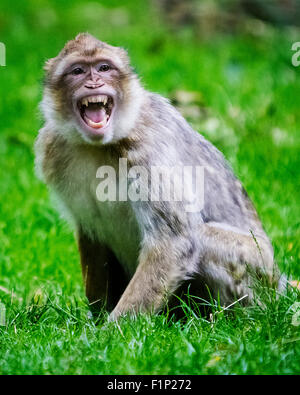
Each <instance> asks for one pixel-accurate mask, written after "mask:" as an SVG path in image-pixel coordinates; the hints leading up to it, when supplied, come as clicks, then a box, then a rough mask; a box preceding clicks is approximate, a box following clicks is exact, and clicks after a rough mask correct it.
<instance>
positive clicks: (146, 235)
mask: <svg viewBox="0 0 300 395" xmlns="http://www.w3.org/2000/svg"><path fill="white" fill-rule="evenodd" d="M44 68H45V80H44V91H43V98H42V100H41V103H40V108H41V112H42V114H43V119H44V125H43V127H42V128H41V130H40V131H39V133H38V137H37V139H36V142H35V166H36V171H37V174H38V176H39V177H40V178H41V179H42V180H43V181H44V182H45V183H46V184H47V185H48V186H49V188H50V191H51V193H52V194H53V196H54V197H55V199H56V200H57V202H58V207H59V210H60V211H61V213H62V215H63V216H64V217H65V218H66V219H67V221H68V222H69V223H70V224H71V226H72V228H73V229H74V232H75V237H76V240H77V244H78V249H79V254H80V261H81V268H82V276H83V281H84V284H85V292H86V296H87V299H88V301H89V304H90V307H91V309H92V308H93V309H94V310H95V311H100V310H101V309H102V308H105V309H106V310H107V311H108V312H109V319H110V320H117V319H118V318H119V317H121V316H124V315H126V314H129V315H131V316H135V315H136V314H138V313H150V314H151V313H157V312H160V311H162V309H163V308H164V306H166V305H167V304H168V302H169V301H171V300H172V298H173V297H174V295H175V296H176V295H178V292H179V290H181V289H182V287H184V286H185V285H187V284H188V285H189V286H190V287H191V288H190V289H191V290H192V293H191V294H194V295H196V296H198V297H202V296H203V295H205V296H207V291H208V290H209V294H210V295H211V296H212V297H213V298H215V299H218V300H220V303H221V304H222V305H224V306H225V305H227V304H229V303H233V302H234V301H236V300H238V299H240V298H244V300H243V302H245V304H248V303H251V302H252V301H253V300H254V295H255V292H254V286H253V284H254V281H255V280H254V276H253V273H255V276H257V277H258V278H259V279H263V280H264V281H266V282H267V284H269V285H270V286H274V287H277V288H278V289H279V288H282V287H283V283H284V281H283V280H282V276H281V274H280V271H279V269H278V267H277V265H276V263H275V261H274V257H273V248H272V245H271V242H270V240H269V238H268V236H267V235H266V233H265V231H264V229H263V226H262V224H261V221H260V219H259V217H258V214H257V212H256V210H255V208H254V205H253V204H252V202H251V200H250V198H249V197H248V195H247V193H246V191H245V190H244V188H243V186H242V184H241V182H240V181H239V180H238V178H237V177H236V176H235V175H234V173H233V170H232V169H231V167H230V165H229V164H228V162H227V161H226V159H225V158H224V156H223V154H222V153H221V152H220V151H219V150H218V149H217V148H216V147H215V146H214V145H213V144H212V143H210V142H209V141H208V140H207V139H205V138H204V137H203V136H202V135H201V134H200V133H198V132H196V131H195V130H193V128H192V127H191V126H190V125H189V123H188V122H187V121H186V120H185V119H184V118H183V117H182V116H181V114H180V113H179V112H178V111H177V109H175V107H173V106H172V104H171V103H170V102H169V101H168V100H167V99H165V98H163V97H162V96H160V95H159V94H157V93H152V92H149V91H148V90H146V89H145V88H144V87H143V85H142V83H141V81H140V79H139V77H138V76H137V75H136V73H135V72H134V71H133V68H132V66H131V64H130V61H129V57H128V54H127V51H126V50H125V49H123V48H121V47H115V46H111V45H109V44H107V43H105V42H102V41H100V40H98V39H97V38H95V37H93V36H92V35H90V34H88V33H80V34H78V35H77V36H76V37H75V39H73V40H71V41H68V42H67V43H66V44H65V46H64V48H63V49H62V50H61V52H60V53H59V54H58V55H57V56H56V57H54V58H51V59H49V60H48V61H47V62H46V64H45V67H44ZM120 160H126V163H127V166H128V171H129V172H130V171H131V172H134V170H136V169H146V172H147V173H149V172H150V169H151V168H152V167H154V166H157V167H159V166H162V167H164V168H169V169H172V170H171V173H172V175H173V176H174V177H173V178H172V180H171V183H170V184H171V187H172V188H173V189H172V190H174V191H175V192H177V193H178V194H179V195H180V192H182V190H183V189H184V192H185V193H184V196H183V197H182V199H171V200H167V199H162V198H161V192H163V191H164V189H167V187H166V185H165V184H164V182H165V181H164V178H163V180H162V182H161V183H160V184H159V187H158V195H159V196H158V198H157V196H156V199H124V198H120V194H118V195H117V198H116V199H114V200H109V199H102V200H101V199H100V200H99V199H98V198H97V188H98V187H99V185H100V184H99V180H98V179H97V177H96V175H97V171H98V169H100V168H103V167H105V168H107V167H110V168H112V169H113V170H114V171H115V175H116V184H117V185H118V186H120V184H121V176H122V174H121V170H120V167H119V164H120ZM184 167H186V168H193V167H200V168H202V169H203V202H202V201H200V200H201V199H202V198H201V199H200V195H201V193H197V194H193V188H194V187H195V183H196V182H198V181H197V179H196V177H195V174H194V173H193V174H192V175H191V176H190V177H187V178H186V179H185V180H184V181H182V182H179V178H178V177H177V178H176V176H178V174H177V173H178V169H180V168H184ZM174 169H177V170H174ZM140 172H141V170H140ZM126 180H127V181H126V182H127V184H126V185H125V187H126V188H133V189H132V190H134V188H135V187H137V186H139V188H142V189H143V190H148V189H149V179H148V180H147V181H145V179H142V177H138V175H137V177H131V178H130V177H128V178H127V179H126ZM152 184H153V185H154V184H155V185H156V184H157V181H155V182H153V183H152ZM155 185H154V186H155ZM147 188H148V189H147ZM137 189H138V188H137ZM191 196H192V198H191ZM191 201H193V202H194V203H195V202H196V206H197V205H198V206H197V207H198V208H199V209H198V210H197V209H191V210H188V209H187V206H189V205H190V203H191ZM201 202H202V203H201Z"/></svg>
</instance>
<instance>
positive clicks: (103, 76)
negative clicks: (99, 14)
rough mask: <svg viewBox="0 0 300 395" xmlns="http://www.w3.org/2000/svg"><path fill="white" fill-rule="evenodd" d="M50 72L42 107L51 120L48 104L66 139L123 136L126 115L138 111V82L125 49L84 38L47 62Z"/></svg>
mask: <svg viewBox="0 0 300 395" xmlns="http://www.w3.org/2000/svg"><path fill="white" fill-rule="evenodd" d="M46 70H47V76H46V91H45V97H46V98H45V97H44V100H43V104H42V108H43V109H44V113H45V115H46V118H47V111H48V110H47V108H45V106H49V104H50V106H51V110H52V111H51V118H52V120H53V115H54V119H55V121H56V122H57V123H58V124H60V125H62V124H63V125H64V127H63V128H62V130H64V133H65V135H66V137H69V136H70V133H71V134H72V133H73V134H74V132H75V131H76V132H77V134H79V136H80V137H81V138H82V139H84V140H85V141H86V142H90V143H108V142H112V141H116V140H118V139H120V138H122V137H124V130H123V129H124V126H125V124H124V121H125V119H126V116H128V114H126V112H128V108H129V106H130V105H132V106H134V104H133V103H132V101H134V91H135V90H136V89H137V86H138V83H137V79H136V78H135V76H134V75H133V73H132V72H131V68H130V66H129V62H128V58H127V54H126V52H125V51H124V50H123V49H121V48H117V47H112V46H109V45H108V44H105V43H102V42H101V41H98V40H96V39H95V38H94V37H92V36H90V35H87V34H83V35H82V34H81V35H79V36H77V37H76V39H75V40H73V41H70V42H68V43H67V45H66V46H65V48H64V49H63V50H62V52H61V53H60V54H59V55H58V57H57V58H54V59H51V60H50V61H48V63H47V64H46ZM53 113H54V114H53ZM128 118H129V120H130V118H131V117H130V116H129V117H128ZM125 123H126V122H125ZM72 131H73V132H72ZM73 137H74V136H73ZM77 137H78V135H77Z"/></svg>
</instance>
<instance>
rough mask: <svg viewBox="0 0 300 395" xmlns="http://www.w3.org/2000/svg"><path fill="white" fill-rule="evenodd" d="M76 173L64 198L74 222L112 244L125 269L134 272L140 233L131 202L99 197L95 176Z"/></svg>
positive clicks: (86, 232) (102, 240) (97, 237)
mask: <svg viewBox="0 0 300 395" xmlns="http://www.w3.org/2000/svg"><path fill="white" fill-rule="evenodd" d="M73 174H75V176H74V177H73V179H72V182H70V183H69V188H68V191H67V193H64V197H63V200H64V201H65V203H66V205H67V208H68V210H69V211H70V214H71V216H72V218H73V221H74V222H75V225H76V226H77V227H78V226H79V227H80V228H81V229H82V230H83V231H84V233H85V234H86V235H88V236H90V237H91V238H96V239H98V240H100V241H101V242H103V243H105V244H106V245H107V246H109V247H110V248H111V250H112V251H113V252H114V254H115V255H116V257H117V258H118V260H119V261H120V263H121V264H122V265H123V267H124V269H125V271H126V272H127V273H128V274H129V275H130V276H132V275H133V274H134V272H135V270H136V267H137V260H138V254H139V246H140V241H141V236H140V229H139V226H138V222H137V220H136V216H135V213H134V211H133V209H132V207H131V204H130V202H127V201H125V202H120V201H118V200H115V199H114V198H112V199H110V200H109V199H108V200H107V201H99V199H98V197H97V193H96V192H97V187H98V186H99V181H98V180H97V179H96V177H94V178H93V177H80V178H78V177H76V173H73ZM77 174H78V173H77ZM92 174H96V172H93V173H92Z"/></svg>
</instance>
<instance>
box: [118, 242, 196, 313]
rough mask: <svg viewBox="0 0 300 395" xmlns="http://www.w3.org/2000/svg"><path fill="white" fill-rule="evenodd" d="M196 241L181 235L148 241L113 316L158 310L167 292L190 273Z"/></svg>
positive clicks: (169, 292) (171, 290)
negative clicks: (170, 238) (169, 238)
mask: <svg viewBox="0 0 300 395" xmlns="http://www.w3.org/2000/svg"><path fill="white" fill-rule="evenodd" d="M194 245H195V244H194V242H193V241H191V240H187V239H185V240H184V239H183V238H182V237H181V238H180V239H179V237H178V240H176V237H174V238H173V240H168V239H167V238H165V239H163V238H162V239H160V240H157V239H156V240H152V241H151V242H149V241H148V242H147V243H145V244H144V246H143V248H142V250H141V254H140V258H139V264H138V267H137V270H136V272H135V274H134V276H133V277H132V279H131V281H130V283H129V285H128V286H127V288H126V290H125V292H124V293H123V295H122V297H121V299H120V301H119V303H118V304H117V306H116V307H115V309H114V310H113V312H112V313H111V315H110V319H111V320H114V319H117V318H118V317H119V316H120V315H124V314H126V313H128V312H130V313H133V314H134V313H138V312H156V311H158V310H159V309H160V308H161V307H162V306H163V305H164V303H165V302H166V301H167V298H168V296H170V294H171V293H172V292H174V291H175V290H176V289H177V288H178V286H179V285H180V283H181V282H182V281H184V280H185V279H187V278H188V277H189V275H190V274H191V271H192V262H194V261H195V259H194V256H195V249H194ZM187 251H188V252H187Z"/></svg>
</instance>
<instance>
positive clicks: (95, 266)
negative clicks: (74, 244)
mask: <svg viewBox="0 0 300 395" xmlns="http://www.w3.org/2000/svg"><path fill="white" fill-rule="evenodd" d="M78 248H79V252H80V261H81V269H82V276H83V281H84V284H85V293H86V296H87V298H88V301H89V303H90V307H91V311H92V312H93V313H94V314H96V313H99V311H101V308H103V307H104V308H106V309H107V310H108V311H111V310H112V309H113V308H114V306H115V305H116V304H117V302H118V300H119V299H120V297H121V295H122V293H123V291H124V289H125V287H126V285H127V281H126V276H125V273H124V271H123V268H122V267H121V265H120V263H119V262H118V260H117V258H116V257H115V255H114V253H113V252H112V251H111V250H110V249H109V248H108V247H107V246H106V245H104V244H102V243H101V242H99V241H93V240H91V239H90V238H89V237H88V236H86V235H85V234H83V233H82V232H80V233H79V235H78Z"/></svg>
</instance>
